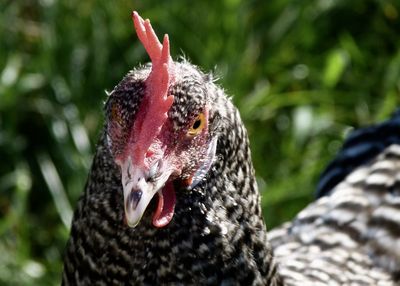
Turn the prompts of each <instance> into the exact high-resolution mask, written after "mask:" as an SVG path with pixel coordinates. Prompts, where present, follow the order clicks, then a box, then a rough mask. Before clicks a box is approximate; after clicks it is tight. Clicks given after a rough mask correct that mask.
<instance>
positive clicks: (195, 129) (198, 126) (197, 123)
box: [187, 113, 206, 137]
mask: <svg viewBox="0 0 400 286" xmlns="http://www.w3.org/2000/svg"><path fill="white" fill-rule="evenodd" d="M205 123H206V118H205V116H204V113H200V114H199V115H198V116H197V118H196V119H195V120H194V122H193V124H192V126H191V127H190V129H189V131H188V132H187V135H188V136H190V137H193V136H196V135H198V134H199V133H200V132H201V131H202V130H203V128H204V126H205V125H206V124H205Z"/></svg>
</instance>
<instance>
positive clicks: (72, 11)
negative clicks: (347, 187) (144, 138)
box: [0, 0, 400, 285]
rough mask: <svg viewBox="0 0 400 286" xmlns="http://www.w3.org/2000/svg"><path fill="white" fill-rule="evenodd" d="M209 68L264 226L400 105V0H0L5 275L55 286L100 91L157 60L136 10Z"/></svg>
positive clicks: (290, 211)
mask: <svg viewBox="0 0 400 286" xmlns="http://www.w3.org/2000/svg"><path fill="white" fill-rule="evenodd" d="M132 10H138V11H139V12H140V13H141V15H142V16H143V17H145V18H150V19H151V20H152V24H153V26H154V28H155V29H156V31H157V33H158V35H160V36H161V35H162V34H164V33H168V34H169V36H170V40H171V53H172V55H173V57H174V58H175V59H176V58H178V57H179V56H182V55H185V56H186V57H187V58H188V59H190V60H191V62H193V63H194V64H196V65H198V66H200V67H201V68H202V70H204V71H213V72H214V73H215V74H216V75H217V76H218V77H219V78H220V79H219V81H218V83H219V84H220V85H222V86H223V87H224V88H225V89H226V91H227V93H228V94H229V95H232V96H233V101H234V102H235V104H236V105H237V106H238V108H239V109H240V111H241V114H242V117H243V119H244V121H245V124H246V126H247V128H248V130H249V134H250V139H251V148H252V151H253V160H254V163H255V168H256V171H257V178H258V181H259V185H260V188H261V191H262V192H263V211H264V215H265V219H266V223H267V225H268V227H273V226H276V225H278V224H279V223H281V222H283V221H285V220H289V219H291V218H292V217H293V216H294V215H295V214H296V213H297V212H298V211H299V210H301V209H302V208H303V207H304V206H305V205H306V204H307V203H308V202H310V201H311V200H312V199H313V194H314V192H315V185H316V182H317V179H318V176H319V174H320V173H321V171H322V170H323V168H324V166H326V164H327V163H328V162H329V161H330V160H331V159H332V158H333V156H334V155H335V153H336V152H337V150H338V149H339V148H340V146H341V143H342V142H343V139H344V138H345V136H346V134H348V132H349V131H350V130H351V129H353V128H356V127H359V126H364V125H368V124H371V123H373V122H378V121H381V120H383V119H384V118H387V117H388V116H389V115H390V113H391V112H393V111H394V110H395V108H396V106H397V105H398V104H399V99H400V97H399V93H400V77H399V74H400V40H399V39H400V37H399V33H400V21H399V13H400V4H399V2H398V1H389V0H387V1H385V0H382V1H368V0H353V1H348V0H335V1H334V0H318V1H317V0H313V1H288V0H268V1H265V0H248V1H240V0H224V1H213V0H208V1H183V0H181V1H178V0H173V1H155V0H146V1H144V0H143V1H127V0H122V1H109V0H99V1H91V0H87V1H78V0H69V1H67V0H59V1H57V0H40V1H35V0H30V1H13V0H8V1H7V0H3V1H1V2H0V284H1V285H3V284H4V285H7V284H10V285H58V284H59V283H60V273H61V267H62V252H63V248H64V246H65V243H66V240H67V238H68V227H69V223H70V219H71V214H72V210H73V208H74V206H75V205H76V202H77V199H78V198H79V196H80V194H81V193H82V190H83V186H84V184H85V180H86V176H87V173H88V169H89V167H90V164H91V159H92V156H93V152H94V149H95V144H96V140H97V138H98V134H99V130H100V128H101V127H102V124H103V110H102V108H103V102H104V100H105V98H106V96H105V91H106V90H112V89H113V87H114V86H115V85H116V84H117V83H118V81H119V80H120V79H121V78H122V77H123V75H124V74H125V73H126V72H127V71H128V70H129V69H131V68H132V67H134V66H136V65H137V64H139V63H144V62H146V61H147V60H148V58H147V56H146V54H145V52H144V49H143V48H142V46H141V45H140V44H139V42H138V41H137V38H136V35H135V33H134V31H133V25H132V22H131V18H130V15H131V11H132Z"/></svg>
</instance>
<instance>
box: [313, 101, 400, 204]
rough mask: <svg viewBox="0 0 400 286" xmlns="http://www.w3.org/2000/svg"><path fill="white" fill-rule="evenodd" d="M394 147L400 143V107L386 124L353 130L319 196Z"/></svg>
mask: <svg viewBox="0 0 400 286" xmlns="http://www.w3.org/2000/svg"><path fill="white" fill-rule="evenodd" d="M391 144H400V108H399V109H397V110H396V112H395V113H394V114H393V115H392V117H391V118H390V119H389V120H387V121H384V122H383V123H380V124H376V125H373V126H370V127H365V128H361V129H357V130H355V131H353V132H352V133H351V134H350V135H349V137H348V138H347V139H346V141H345V142H344V144H343V147H342V149H341V150H340V151H339V153H338V154H337V155H336V158H335V159H334V160H333V161H332V162H331V163H330V164H329V165H328V167H327V168H326V169H325V171H324V172H323V173H322V175H321V177H320V179H319V182H318V185H317V191H316V196H317V198H320V197H322V196H324V195H327V194H329V192H330V191H331V190H332V189H333V188H334V187H335V186H336V185H337V184H338V183H340V182H341V181H342V180H343V179H344V178H345V177H346V176H347V175H348V174H349V173H351V172H352V171H353V170H354V169H355V168H357V167H359V166H361V165H363V164H366V163H367V162H369V161H370V160H372V159H373V158H375V157H376V156H377V155H378V154H379V153H380V152H382V151H383V150H384V149H385V148H386V147H388V146H389V145H391Z"/></svg>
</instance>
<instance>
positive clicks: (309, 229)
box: [62, 12, 400, 285]
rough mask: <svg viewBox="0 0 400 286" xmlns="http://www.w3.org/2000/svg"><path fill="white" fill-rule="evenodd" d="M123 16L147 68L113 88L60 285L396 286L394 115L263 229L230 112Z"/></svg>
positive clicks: (205, 79) (140, 23)
mask: <svg viewBox="0 0 400 286" xmlns="http://www.w3.org/2000/svg"><path fill="white" fill-rule="evenodd" d="M132 18H133V22H134V26H135V30H136V33H137V35H138V38H139V40H140V41H141V43H142V44H143V46H144V49H145V50H146V52H147V54H148V55H149V57H150V60H151V63H150V64H146V65H142V66H138V67H137V68H135V69H133V70H131V71H130V72H128V74H127V75H126V76H125V77H124V78H123V79H122V80H121V82H120V83H118V84H117V85H116V86H115V88H114V89H113V90H112V91H111V92H110V93H109V94H108V97H107V100H106V103H105V107H104V111H105V123H104V126H103V130H102V132H101V134H100V139H99V141H98V143H97V147H96V152H95V155H94V159H93V163H92V166H91V169H90V171H89V175H88V180H87V183H86V186H85V190H84V192H83V194H82V196H81V198H80V199H79V201H78V203H77V207H76V210H75V213H74V216H73V221H72V226H71V232H70V237H69V240H68V243H67V246H66V250H65V254H64V267H63V274H62V285H396V283H398V282H399V280H400V243H399V241H400V240H398V237H399V234H400V196H399V195H400V189H399V186H400V184H399V183H398V180H400V177H399V178H397V177H398V176H396V174H397V173H398V171H399V170H400V146H399V145H398V143H399V142H398V141H396V140H394V141H393V140H391V139H390V140H389V139H388V140H386V139H387V138H388V137H390V136H389V135H390V134H393V133H391V132H394V131H395V130H396V128H389V129H387V131H386V133H387V134H388V136H387V137H385V139H384V138H380V137H379V136H378V137H374V134H375V133H376V131H377V130H382V128H383V129H384V127H382V126H386V125H388V124H389V125H390V120H389V123H388V122H387V123H383V125H378V126H374V127H371V128H369V129H365V130H363V129H361V131H358V133H357V134H356V135H354V136H350V138H349V140H348V141H347V142H346V143H345V144H344V146H343V148H342V150H341V151H340V152H339V153H338V155H337V158H336V159H334V160H333V161H332V163H331V164H330V165H329V166H328V168H327V169H326V171H325V172H324V173H323V174H322V176H321V179H320V184H319V185H318V191H317V199H316V200H315V201H314V202H312V203H311V204H310V205H308V206H306V208H305V209H304V210H303V211H301V212H300V213H299V214H298V215H297V216H296V217H295V218H294V219H293V220H292V221H290V222H287V223H285V224H283V225H282V226H280V227H278V228H276V229H273V230H271V231H268V232H267V228H266V225H265V222H264V219H263V216H262V211H261V204H260V202H261V197H260V193H259V191H258V187H257V182H256V179H255V171H254V167H253V164H252V160H251V150H250V147H249V138H248V134H247V131H246V128H245V126H244V124H243V122H242V120H241V117H240V113H239V111H238V109H237V108H236V107H235V106H234V104H233V103H232V100H231V98H230V97H229V96H227V95H226V92H225V91H224V89H223V88H222V87H220V86H219V85H218V84H217V83H216V80H215V79H214V76H213V75H212V74H211V73H204V72H203V71H201V69H200V68H198V67H197V66H195V65H193V64H191V63H190V62H189V61H188V60H186V59H181V60H173V59H172V57H171V55H170V52H169V38H168V36H167V35H165V36H164V38H163V41H162V43H161V42H160V41H159V40H158V38H157V36H156V34H155V32H154V30H153V28H152V26H151V24H150V21H149V20H143V19H142V18H141V17H140V15H139V14H138V13H137V12H133V14H132ZM399 117H400V113H399V112H398V113H397V117H396V116H394V118H395V119H396V118H397V120H398V119H399ZM392 120H393V118H392ZM385 124H386V125H385ZM374 132H375V133H374ZM366 133H368V134H369V135H368V136H364V135H365V134H366ZM378 133H379V132H378ZM363 134H364V135H363ZM375 135H376V134H375ZM381 137H382V136H381ZM394 137H396V136H394ZM381 140H382V141H381ZM383 141H384V143H382V142H383ZM365 144H366V145H365ZM368 144H370V145H368ZM364 145H365V146H367V145H368V146H373V145H374V146H375V145H376V146H379V147H375V148H374V147H371V149H370V150H369V152H366V151H365V150H366V149H365V148H364V149H363V147H364ZM363 150H364V151H363ZM371 150H373V151H371ZM356 159H357V160H356ZM349 162H350V165H351V166H350V167H347V164H348V163H349Z"/></svg>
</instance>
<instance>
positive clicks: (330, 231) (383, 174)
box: [268, 145, 400, 285]
mask: <svg viewBox="0 0 400 286" xmlns="http://www.w3.org/2000/svg"><path fill="white" fill-rule="evenodd" d="M399 171H400V146H399V145H391V146H389V147H387V148H386V149H385V150H384V151H383V152H382V154H380V155H378V157H377V158H375V159H374V160H372V161H371V162H369V163H368V164H366V165H361V166H360V167H359V168H357V169H356V170H355V171H353V172H352V173H350V174H349V175H348V176H347V177H346V178H345V179H344V180H343V181H342V182H341V183H340V184H338V185H337V186H336V187H335V188H334V189H333V190H332V191H331V194H330V195H329V196H325V197H322V198H320V199H319V200H317V201H316V202H315V203H313V204H311V205H309V206H308V207H307V208H306V209H304V210H303V211H302V212H301V213H299V214H298V215H297V217H296V218H295V219H294V220H293V221H292V222H290V223H287V224H285V225H283V226H282V227H281V228H279V229H276V230H273V231H272V232H270V233H269V235H268V238H269V240H270V242H271V244H272V246H273V248H274V254H275V256H276V258H277V260H278V261H279V262H280V266H279V270H278V271H279V274H280V275H281V276H282V278H284V280H285V282H286V283H285V284H287V285H304V284H302V283H304V282H305V281H307V282H308V283H311V282H312V283H313V284H312V285H398V283H399V282H400V242H399V236H400V188H399V186H400V182H399V180H400V177H399V176H398V174H399ZM307 285H310V284H307Z"/></svg>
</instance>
